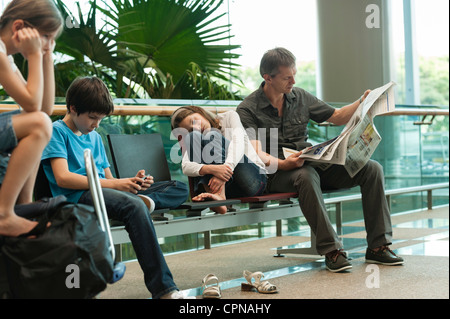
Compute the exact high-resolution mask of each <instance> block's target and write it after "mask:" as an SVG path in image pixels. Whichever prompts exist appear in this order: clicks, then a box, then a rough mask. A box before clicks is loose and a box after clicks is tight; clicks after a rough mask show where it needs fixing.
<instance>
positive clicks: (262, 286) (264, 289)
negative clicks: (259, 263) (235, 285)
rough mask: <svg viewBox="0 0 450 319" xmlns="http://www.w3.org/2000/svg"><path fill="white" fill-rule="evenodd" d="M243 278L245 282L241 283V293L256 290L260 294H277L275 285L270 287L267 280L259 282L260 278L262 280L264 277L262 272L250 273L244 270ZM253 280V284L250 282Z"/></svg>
mask: <svg viewBox="0 0 450 319" xmlns="http://www.w3.org/2000/svg"><path fill="white" fill-rule="evenodd" d="M244 278H245V279H247V282H243V283H242V284H241V290H243V291H251V290H253V289H256V291H258V292H259V293H261V294H274V293H277V292H278V289H277V287H276V286H275V285H272V284H271V283H270V282H268V281H267V280H265V281H263V282H261V281H260V280H261V278H264V275H263V273H262V272H260V271H257V272H254V273H251V272H250V271H248V270H244ZM253 278H254V279H255V281H254V282H252V279H253Z"/></svg>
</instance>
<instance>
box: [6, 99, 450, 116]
mask: <svg viewBox="0 0 450 319" xmlns="http://www.w3.org/2000/svg"><path fill="white" fill-rule="evenodd" d="M145 101H148V102H149V104H147V105H142V104H139V103H137V104H121V103H117V101H116V105H115V106H114V113H113V114H112V115H150V116H170V115H172V113H173V112H174V111H175V110H176V109H177V108H179V107H181V106H184V105H200V106H202V107H204V108H205V109H207V110H208V111H211V112H213V113H216V114H218V113H223V112H226V111H229V110H230V109H235V108H236V107H237V105H238V104H239V103H240V101H203V100H169V101H171V102H172V103H167V104H166V103H161V102H160V101H161V100H155V101H153V100H145ZM119 102H120V100H119ZM176 102H178V103H176ZM219 102H224V103H219ZM18 108H19V107H18V106H17V105H15V104H0V113H3V112H9V111H14V110H17V109H18ZM66 112H67V108H66V106H65V105H62V104H57V105H55V106H54V109H53V114H52V115H64V114H66ZM392 115H418V116H432V117H435V116H438V115H444V116H448V115H449V110H448V109H437V108H420V109H411V108H403V107H400V108H396V109H395V110H394V111H392V112H389V113H385V114H382V115H380V116H392Z"/></svg>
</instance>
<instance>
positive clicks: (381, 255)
mask: <svg viewBox="0 0 450 319" xmlns="http://www.w3.org/2000/svg"><path fill="white" fill-rule="evenodd" d="M366 263H370V264H382V265H388V266H394V265H402V264H403V263H404V260H403V258H402V257H399V256H397V255H396V254H395V253H394V252H393V251H392V250H390V249H389V247H388V246H381V247H380V249H379V250H377V251H374V250H372V249H370V248H367V250H366Z"/></svg>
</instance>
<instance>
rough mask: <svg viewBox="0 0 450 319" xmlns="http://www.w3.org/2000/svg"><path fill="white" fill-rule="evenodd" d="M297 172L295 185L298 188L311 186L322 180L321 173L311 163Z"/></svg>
mask: <svg viewBox="0 0 450 319" xmlns="http://www.w3.org/2000/svg"><path fill="white" fill-rule="evenodd" d="M295 174H296V176H295V181H294V186H295V187H296V188H297V189H300V188H304V187H309V186H310V185H313V184H316V183H319V182H320V177H319V174H318V173H317V172H316V170H315V169H314V168H313V167H311V166H309V165H307V166H303V167H301V168H298V169H296V170H295Z"/></svg>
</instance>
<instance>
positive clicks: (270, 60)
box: [259, 48, 295, 77]
mask: <svg viewBox="0 0 450 319" xmlns="http://www.w3.org/2000/svg"><path fill="white" fill-rule="evenodd" d="M280 66H287V67H292V68H294V67H295V56H294V55H293V54H292V53H291V52H290V51H289V50H287V49H285V48H275V49H272V50H269V51H267V52H266V53H265V54H264V55H263V57H262V59H261V63H260V65H259V73H260V74H261V76H262V77H264V74H268V75H270V76H272V77H273V76H275V75H277V74H278V73H279V67H280Z"/></svg>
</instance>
